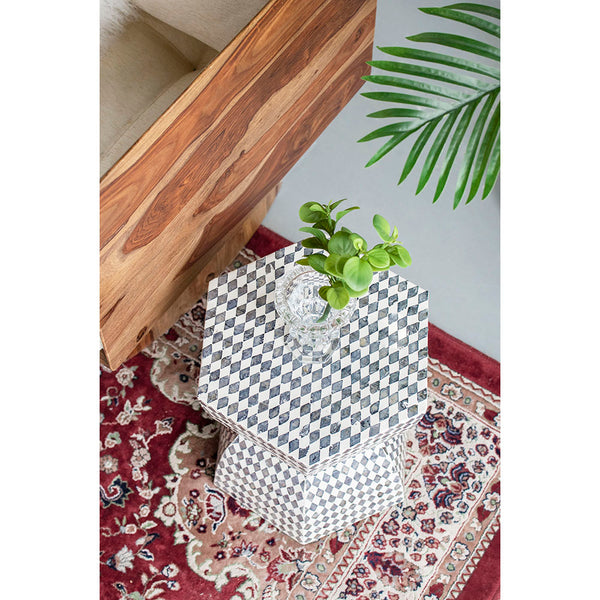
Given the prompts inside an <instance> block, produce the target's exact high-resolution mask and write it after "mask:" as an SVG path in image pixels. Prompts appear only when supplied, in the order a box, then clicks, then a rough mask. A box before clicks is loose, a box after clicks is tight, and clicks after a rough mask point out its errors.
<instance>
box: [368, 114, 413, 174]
mask: <svg viewBox="0 0 600 600" xmlns="http://www.w3.org/2000/svg"><path fill="white" fill-rule="evenodd" d="M422 125H423V124H421V125H419V127H417V128H416V129H415V130H414V131H417V130H418V129H419V128H420V127H422ZM414 131H407V132H405V133H400V134H398V135H395V136H393V137H392V138H391V139H390V140H388V141H387V142H386V143H385V144H384V145H383V146H381V148H379V150H377V152H375V154H374V155H373V156H372V157H371V159H370V160H369V162H368V163H367V164H366V165H365V168H367V167H370V166H371V165H373V164H375V163H376V162H377V161H378V160H380V159H382V158H383V157H384V156H385V155H386V154H387V153H388V152H390V151H391V150H393V149H394V148H395V147H396V146H397V145H398V144H399V143H400V142H401V141H402V140H405V139H406V138H407V137H408V136H409V135H411V134H412V133H414ZM358 141H359V142H360V140H358Z"/></svg>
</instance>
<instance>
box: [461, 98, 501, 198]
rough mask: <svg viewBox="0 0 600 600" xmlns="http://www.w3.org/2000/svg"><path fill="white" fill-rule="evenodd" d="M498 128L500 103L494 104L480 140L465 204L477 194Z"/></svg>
mask: <svg viewBox="0 0 600 600" xmlns="http://www.w3.org/2000/svg"><path fill="white" fill-rule="evenodd" d="M499 130H500V105H496V110H495V111H494V113H493V114H492V116H491V118H490V122H489V123H488V126H487V129H486V131H485V134H484V135H483V139H482V140H481V146H480V148H479V152H478V154H477V159H476V161H475V166H474V167H473V178H472V180H471V191H470V192H469V197H468V198H467V202H466V203H467V204H468V203H469V202H471V200H473V198H474V197H475V195H476V194H477V190H478V189H479V184H480V183H481V178H482V177H483V174H484V172H485V169H486V167H487V164H488V159H489V157H490V154H491V152H492V148H493V147H494V142H495V141H496V137H497V136H498V132H499Z"/></svg>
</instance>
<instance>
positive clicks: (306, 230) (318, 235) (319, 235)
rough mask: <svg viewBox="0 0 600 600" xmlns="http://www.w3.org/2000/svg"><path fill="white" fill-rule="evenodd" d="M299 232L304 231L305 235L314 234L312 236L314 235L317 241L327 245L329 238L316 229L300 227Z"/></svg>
mask: <svg viewBox="0 0 600 600" xmlns="http://www.w3.org/2000/svg"><path fill="white" fill-rule="evenodd" d="M298 231H302V232H303V233H312V235H314V236H315V237H316V238H317V239H319V240H321V241H322V242H324V243H327V238H326V237H325V234H324V233H323V232H322V231H321V230H320V229H317V228H316V227H300V229H298Z"/></svg>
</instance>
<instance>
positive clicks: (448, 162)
mask: <svg viewBox="0 0 600 600" xmlns="http://www.w3.org/2000/svg"><path fill="white" fill-rule="evenodd" d="M477 104H478V103H472V104H470V105H468V106H467V108H466V110H465V111H464V113H463V115H462V117H461V119H460V121H459V123H458V125H457V126H456V129H455V130H454V135H453V136H452V139H451V140H450V145H449V146H448V153H447V154H446V159H445V160H444V164H443V166H442V172H441V174H440V178H439V180H438V184H437V188H436V190H435V194H434V196H433V201H434V202H435V201H436V200H437V199H438V198H439V197H440V194H441V193H442V190H443V189H444V186H445V185H446V181H447V180H448V175H449V174H450V169H451V168H452V165H453V164H454V159H455V157H456V153H457V152H458V148H459V147H460V144H461V142H462V140H463V137H464V135H465V133H466V131H467V127H468V126H469V123H470V122H471V117H472V116H473V113H474V112H475V108H476V107H477Z"/></svg>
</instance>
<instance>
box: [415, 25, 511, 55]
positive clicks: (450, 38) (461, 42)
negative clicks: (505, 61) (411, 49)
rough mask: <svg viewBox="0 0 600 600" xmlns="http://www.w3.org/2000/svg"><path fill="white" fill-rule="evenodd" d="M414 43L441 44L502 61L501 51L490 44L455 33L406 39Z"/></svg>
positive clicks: (431, 33) (423, 35) (420, 35)
mask: <svg viewBox="0 0 600 600" xmlns="http://www.w3.org/2000/svg"><path fill="white" fill-rule="evenodd" d="M406 39H407V40H410V41H412V42H425V43H427V44H439V45H440V46H446V47H448V48H456V49H457V50H463V51H465V52H470V53H471V54H477V55H479V56H485V57H486V58H491V59H493V60H497V61H499V60H500V50H499V49H498V48H496V47H494V46H491V45H490V44H486V43H484V42H480V41H479V40H474V39H472V38H468V37H464V36H462V35H454V34H453V33H433V32H428V33H419V34H417V35H411V36H410V37H407V38H406Z"/></svg>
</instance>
